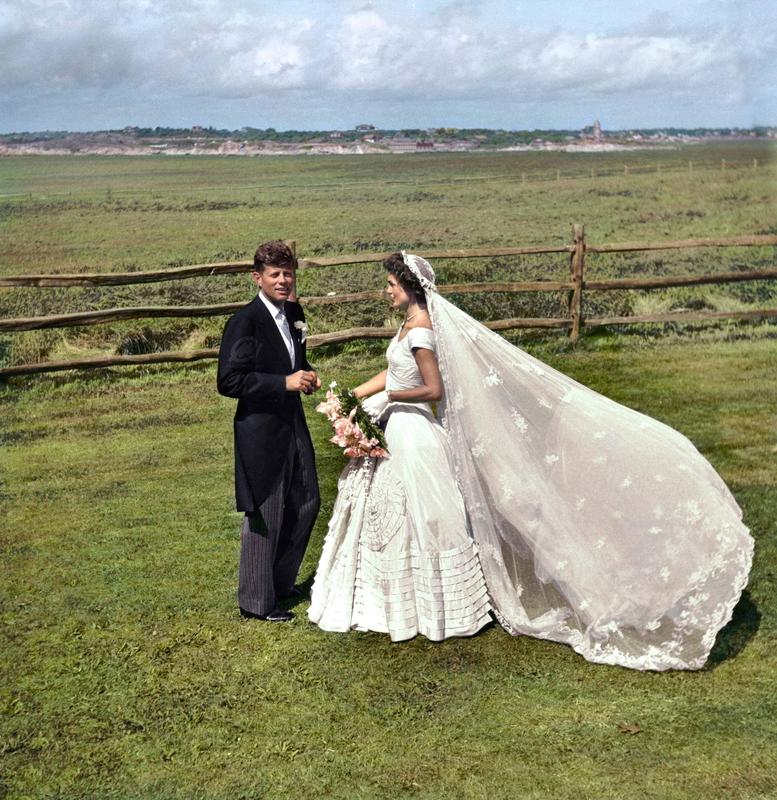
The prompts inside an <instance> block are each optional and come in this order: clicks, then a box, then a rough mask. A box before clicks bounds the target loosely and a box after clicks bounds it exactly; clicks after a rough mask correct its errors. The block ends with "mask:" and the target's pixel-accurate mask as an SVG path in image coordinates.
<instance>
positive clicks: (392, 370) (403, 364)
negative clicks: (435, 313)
mask: <svg viewBox="0 0 777 800" xmlns="http://www.w3.org/2000/svg"><path fill="white" fill-rule="evenodd" d="M421 347H423V348H425V349H427V350H431V351H432V352H435V351H436V349H437V346H436V342H435V338H434V331H432V330H430V329H429V328H411V329H410V330H409V331H408V332H407V335H406V336H405V337H404V338H403V339H400V338H399V332H398V333H397V335H396V336H395V337H394V338H393V339H392V340H391V343H390V344H389V346H388V350H387V351H386V359H387V361H388V375H387V376H386V389H388V390H389V391H390V390H392V389H414V388H415V387H416V386H420V385H421V384H422V383H423V378H422V377H421V371H420V370H419V369H418V364H417V363H416V360H415V356H414V355H413V350H417V349H418V348H421Z"/></svg>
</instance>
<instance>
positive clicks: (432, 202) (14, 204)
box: [0, 142, 777, 365]
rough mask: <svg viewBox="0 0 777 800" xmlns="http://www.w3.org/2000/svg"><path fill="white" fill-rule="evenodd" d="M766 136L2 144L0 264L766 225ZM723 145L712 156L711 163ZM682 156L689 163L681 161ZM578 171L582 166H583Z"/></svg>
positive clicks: (58, 333)
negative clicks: (605, 149) (143, 153)
mask: <svg viewBox="0 0 777 800" xmlns="http://www.w3.org/2000/svg"><path fill="white" fill-rule="evenodd" d="M773 152H774V146H773V145H770V144H768V143H757V142H754V143H740V144H735V145H718V146H694V147H689V148H685V149H680V150H667V151H660V152H653V151H638V152H637V153H628V154H625V153H618V152H616V153H605V154H592V153H582V154H567V153H521V152H518V153H458V154H430V155H427V154H414V155H410V156H393V157H392V156H353V157H305V156H302V157H295V158H251V159H246V158H223V157H222V158H219V157H212V158H211V157H197V158H187V157H183V156H182V157H177V158H175V157H173V158H167V157H159V158H144V159H141V158H131V157H127V158H108V157H83V158H81V157H76V158H74V157H27V158H5V159H0V220H2V223H1V224H2V233H1V234H0V274H26V273H48V272H77V271H115V270H141V269H153V268H159V267H164V266H178V265H183V264H191V263H207V262H212V261H220V260H226V259H235V258H242V259H244V258H249V257H250V256H251V254H252V253H253V251H254V249H255V248H256V245H257V244H258V243H259V242H261V241H262V240H265V239H268V238H277V237H281V238H287V239H294V240H296V241H297V243H298V251H299V253H300V254H301V255H321V254H336V253H353V252H359V251H369V252H374V251H384V250H393V249H398V248H400V247H404V248H407V249H411V250H412V249H417V250H418V249H432V248H444V247H445V248H447V247H477V246H480V247H500V246H506V245H510V244H512V245H540V244H550V245H564V244H569V242H570V241H571V224H572V223H573V222H581V223H584V224H585V225H586V231H587V236H588V238H589V241H591V242H598V243H602V242H618V241H634V240H637V241H646V240H647V241H650V240H660V239H683V238H689V237H705V236H713V237H714V236H729V235H735V234H749V233H774V232H775V231H777V213H776V211H775V197H777V195H776V194H775V190H774V187H775V185H777V183H776V180H777V163H775V161H774V158H773ZM724 158H725V160H726V163H727V165H728V169H727V170H725V171H722V170H721V169H720V166H719V165H720V162H721V160H722V159H724ZM753 159H756V160H757V161H758V164H759V166H758V168H757V169H756V170H754V169H753V168H752V162H753ZM689 160H691V161H693V162H694V163H696V167H695V169H694V171H693V172H689V171H688V166H687V165H688V161H689ZM625 162H629V163H630V164H631V172H630V173H629V174H628V175H624V174H623V172H622V168H623V164H624V163H625ZM659 165H660V166H661V172H658V171H657V168H658V166H659ZM557 170H559V171H560V172H561V175H562V179H561V180H560V181H556V174H557ZM591 170H594V173H595V175H596V176H597V177H594V178H591V177H590V174H591ZM524 175H525V176H526V183H524V182H523V176H524ZM773 263H774V248H747V249H745V248H735V249H726V250H698V251H691V250H684V251H662V252H658V253H652V254H644V253H642V254H630V255H621V254H611V255H599V256H595V257H594V256H589V258H588V261H587V276H588V277H589V278H594V277H597V276H599V277H604V276H624V275H635V274H672V273H680V272H695V273H698V272H716V271H728V270H737V269H743V268H756V267H758V266H771V265H773ZM435 267H436V268H437V270H438V273H439V275H440V279H441V281H442V282H453V281H460V280H461V281H465V280H473V279H476V278H479V279H485V280H488V279H489V278H491V279H507V278H513V279H515V278H518V277H525V278H527V279H540V278H561V277H565V276H566V275H567V274H568V263H567V259H566V257H565V256H562V255H559V256H534V257H524V258H512V259H481V260H478V261H467V262H464V263H462V262H453V261H451V262H441V263H437V264H435ZM381 281H382V276H381V273H380V267H379V266H372V267H368V266H365V265H356V266H352V267H343V268H338V269H330V270H327V271H325V272H322V271H319V270H309V271H305V272H303V273H301V275H300V291H301V293H302V294H307V295H313V294H325V293H327V292H329V291H337V292H340V291H355V290H360V289H368V288H374V287H375V286H376V285H380V283H381ZM251 291H252V284H251V283H250V280H249V279H248V278H247V277H246V278H243V277H239V276H226V277H221V278H202V279H193V280H187V281H177V282H169V283H157V284H145V285H139V286H127V287H121V286H119V287H106V288H103V289H76V288H68V289H14V290H10V291H6V292H3V293H2V294H0V317H16V316H32V315H37V314H52V313H64V312H68V311H79V310H89V309H95V308H111V307H114V306H122V305H125V306H126V305H185V304H192V305H194V304H203V303H211V302H212V303H219V302H236V301H239V300H243V299H247V298H249V297H250V296H251ZM775 302H777V289H776V288H775V284H774V283H772V284H771V285H769V284H764V283H753V284H740V285H730V286H729V287H703V288H698V289H695V290H669V291H664V292H655V291H654V292H651V293H644V292H643V293H637V292H608V293H603V292H599V293H593V292H589V293H587V294H586V313H587V314H588V315H589V316H596V315H598V314H600V313H619V314H621V313H623V314H628V313H636V312H649V311H657V310H668V309H672V308H678V307H683V308H685V307H689V306H691V307H695V308H711V309H718V310H737V309H740V308H745V307H747V306H761V307H763V306H768V305H774V304H775ZM461 303H462V305H464V307H465V308H467V310H470V311H472V312H473V313H475V314H476V315H477V316H478V317H479V318H481V319H485V318H489V319H497V318H500V317H501V318H504V317H512V316H557V314H558V310H559V297H558V294H539V295H512V296H511V295H504V294H503V295H492V296H491V297H489V298H483V297H476V296H465V297H463V298H461ZM312 316H313V319H312V323H313V326H314V329H315V331H318V332H321V331H328V330H337V329H340V328H343V327H350V326H351V325H374V324H375V323H376V321H378V322H380V321H381V320H382V318H383V316H385V310H384V308H383V307H382V306H381V305H380V304H377V303H365V304H361V305H358V306H329V307H319V308H318V309H316V310H315V313H313V314H312ZM222 326H223V319H222V318H211V319H200V320H191V321H189V320H180V319H177V320H176V319H167V320H164V319H161V320H137V321H132V322H124V323H114V324H109V325H105V326H97V327H91V328H90V327H83V328H75V329H57V330H49V331H34V332H30V333H25V334H20V335H13V336H0V365H4V364H9V365H10V364H18V363H25V362H30V361H39V360H46V359H47V358H48V359H53V358H75V357H88V356H90V355H95V354H99V353H113V352H117V351H118V352H124V353H129V352H149V351H153V350H166V349H186V348H187V347H199V346H210V345H212V344H214V343H215V342H217V341H218V338H219V335H220V332H221V328H222Z"/></svg>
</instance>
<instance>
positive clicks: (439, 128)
mask: <svg viewBox="0 0 777 800" xmlns="http://www.w3.org/2000/svg"><path fill="white" fill-rule="evenodd" d="M371 124H372V123H369V122H364V123H359V124H358V125H352V126H350V127H342V128H320V127H311V128H275V127H272V126H269V127H267V128H258V127H255V126H253V125H243V126H241V127H240V128H228V127H223V126H215V125H209V126H207V127H206V126H203V125H197V124H194V125H189V126H186V125H134V124H131V123H130V124H127V125H122V126H120V127H114V128H91V129H68V128H58V129H57V128H48V129H42V130H24V131H22V130H15V131H0V136H22V135H28V136H32V135H43V134H82V135H85V134H95V133H131V132H135V131H185V132H193V131H195V130H202V131H204V132H212V133H214V134H216V133H241V132H242V131H255V132H257V133H262V132H264V133H267V132H270V131H274V132H275V133H279V134H283V133H298V134H316V133H354V132H357V131H358V128H359V126H361V125H371ZM592 125H593V122H589V123H587V124H586V125H582V126H581V127H578V128H552V127H532V128H494V127H485V126H455V125H431V126H427V127H424V126H420V125H404V126H402V127H377V126H374V128H373V130H372V131H364V133H369V132H374V133H381V132H390V133H401V132H403V131H420V132H425V133H440V135H443V134H444V132H447V131H450V132H462V131H487V132H491V133H542V132H544V133H580V132H581V131H584V130H586V129H589V128H591V127H592ZM774 128H777V125H775V124H769V123H763V124H754V125H749V126H730V125H722V126H715V127H710V126H704V125H663V126H662V125H646V126H642V127H631V128H611V127H607V126H605V125H602V126H601V129H602V132H603V133H610V134H626V133H640V132H660V131H678V132H685V131H713V132H723V131H729V132H730V133H735V132H743V133H744V132H751V131H756V130H760V129H763V130H772V129H774Z"/></svg>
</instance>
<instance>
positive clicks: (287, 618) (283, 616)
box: [240, 608, 294, 622]
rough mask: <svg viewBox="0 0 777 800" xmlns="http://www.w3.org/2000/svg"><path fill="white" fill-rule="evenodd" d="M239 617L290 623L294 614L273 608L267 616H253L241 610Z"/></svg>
mask: <svg viewBox="0 0 777 800" xmlns="http://www.w3.org/2000/svg"><path fill="white" fill-rule="evenodd" d="M240 616H241V617H248V618H249V619H261V620H264V621H265V622H291V620H293V619H294V614H292V613H291V611H287V610H286V609H285V608H274V609H273V610H272V611H270V613H269V614H254V612H253V611H246V610H245V609H244V608H241V609H240Z"/></svg>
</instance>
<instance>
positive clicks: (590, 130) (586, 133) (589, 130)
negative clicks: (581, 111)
mask: <svg viewBox="0 0 777 800" xmlns="http://www.w3.org/2000/svg"><path fill="white" fill-rule="evenodd" d="M580 138H581V139H588V140H590V141H594V142H601V141H602V139H604V135H603V134H602V124H601V122H599V120H598V119H597V120H596V121H595V122H594V124H593V125H587V126H586V127H585V128H583V130H581V131H580Z"/></svg>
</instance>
